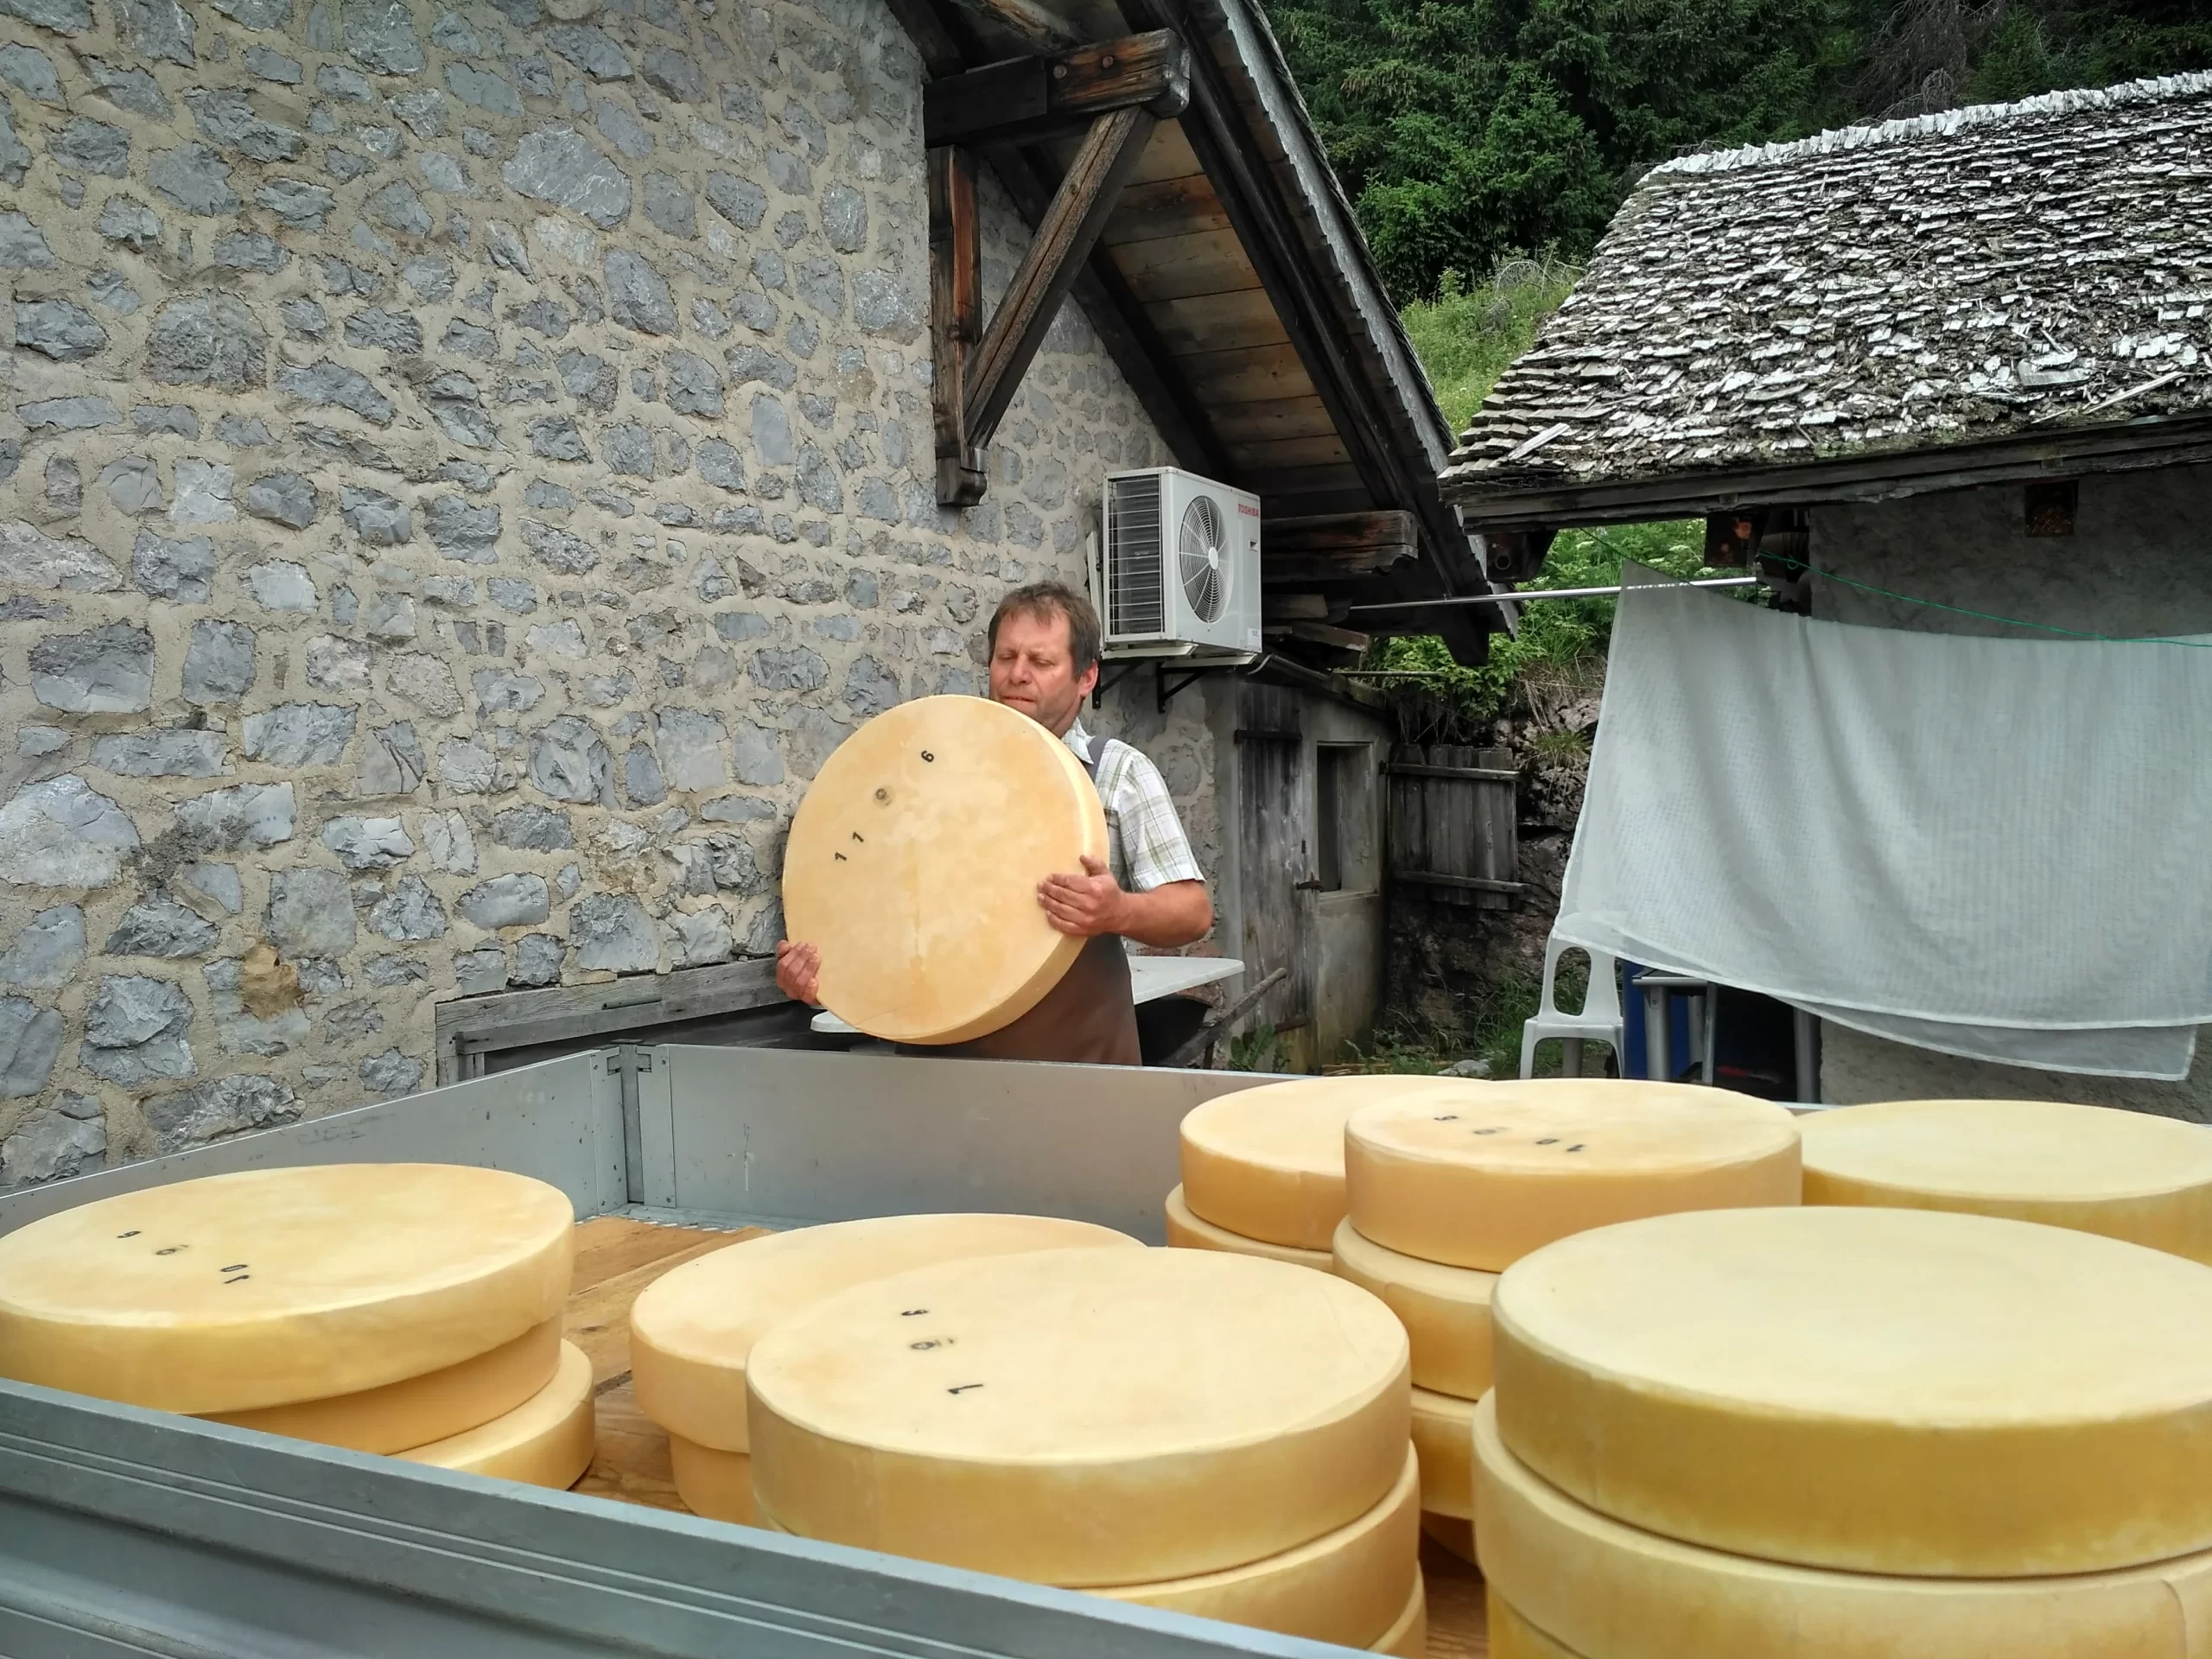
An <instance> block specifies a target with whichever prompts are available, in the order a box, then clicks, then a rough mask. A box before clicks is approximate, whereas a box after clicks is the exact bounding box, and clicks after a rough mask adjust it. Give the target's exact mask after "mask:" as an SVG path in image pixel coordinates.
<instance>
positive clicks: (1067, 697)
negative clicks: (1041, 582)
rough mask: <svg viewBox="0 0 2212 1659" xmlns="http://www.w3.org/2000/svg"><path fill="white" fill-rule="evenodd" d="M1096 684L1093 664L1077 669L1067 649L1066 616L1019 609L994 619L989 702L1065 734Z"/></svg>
mask: <svg viewBox="0 0 2212 1659" xmlns="http://www.w3.org/2000/svg"><path fill="white" fill-rule="evenodd" d="M1096 683H1098V664H1096V663H1093V664H1091V665H1090V667H1089V668H1086V669H1085V670H1084V671H1083V672H1082V673H1080V674H1077V672H1075V670H1074V658H1073V656H1072V654H1071V652H1070V651H1069V649H1068V620H1067V618H1065V616H1062V615H1060V614H1059V613H1058V612H1054V613H1051V614H1049V615H1046V616H1027V615H1024V614H1022V613H1019V612H1017V613H1014V615H1012V616H1008V617H1007V618H1005V619H1004V620H1001V622H1000V623H999V639H998V645H997V647H996V649H995V650H994V651H993V652H991V701H992V702H1002V703H1004V704H1006V706H1007V708H1009V709H1020V711H1021V712H1022V713H1023V714H1025V715H1028V716H1029V718H1030V719H1032V720H1033V721H1036V722H1037V723H1038V724H1039V725H1040V726H1042V727H1044V728H1046V730H1047V731H1049V732H1051V733H1052V735H1053V736H1055V737H1064V736H1065V735H1066V734H1067V729H1068V728H1069V727H1071V726H1072V725H1074V724H1075V716H1076V711H1077V709H1080V708H1081V707H1082V706H1083V700H1084V698H1085V697H1087V696H1090V688H1091V687H1092V686H1094V685H1096Z"/></svg>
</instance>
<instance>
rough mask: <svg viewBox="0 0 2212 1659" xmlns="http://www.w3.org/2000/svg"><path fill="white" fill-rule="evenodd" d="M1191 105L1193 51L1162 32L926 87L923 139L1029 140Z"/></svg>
mask: <svg viewBox="0 0 2212 1659" xmlns="http://www.w3.org/2000/svg"><path fill="white" fill-rule="evenodd" d="M1190 101H1191V54H1190V48H1187V47H1185V45H1184V44H1183V41H1182V37H1181V36H1179V35H1177V34H1175V33H1174V32H1173V30H1172V29H1153V30H1151V31H1149V32H1147V33H1146V34H1142V35H1129V36H1128V37H1127V38H1125V39H1122V40H1117V41H1098V42H1096V44H1093V45H1090V46H1082V47H1077V48H1074V49H1072V50H1070V51H1065V52H1061V53H1058V54H1055V55H1053V56H1050V57H1025V58H1009V59H1007V60H1006V61H1004V62H1003V63H988V64H985V65H984V66H983V67H982V68H980V69H970V70H968V71H967V72H965V73H962V74H957V75H948V76H946V77H944V78H943V79H937V80H931V81H930V82H929V83H928V84H927V85H925V86H924V87H923V88H922V142H923V143H924V144H925V145H926V146H928V147H929V148H930V149H936V148H938V146H939V145H943V144H977V145H986V144H1019V143H1030V142H1031V141H1033V140H1034V139H1038V138H1043V137H1052V135H1054V134H1056V133H1062V132H1066V131H1068V130H1071V129H1075V128H1079V127H1081V126H1083V125H1084V124H1085V123H1087V122H1090V121H1091V120H1093V119H1095V118H1097V117H1098V116H1101V115H1103V114H1105V113H1106V112H1107V111H1109V110H1120V109H1127V108H1129V107H1131V106H1137V107H1141V108H1143V109H1145V110H1147V111H1150V112H1151V114H1152V115H1154V117H1155V118H1158V119H1160V120H1162V121H1172V120H1173V119H1174V118H1176V117H1177V116H1179V115H1180V114H1182V112H1183V111H1184V110H1185V108H1186V107H1187V106H1188V105H1189V104H1190Z"/></svg>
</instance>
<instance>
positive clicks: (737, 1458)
mask: <svg viewBox="0 0 2212 1659" xmlns="http://www.w3.org/2000/svg"><path fill="white" fill-rule="evenodd" d="M668 1462H669V1468H670V1471H671V1473H672V1474H673V1475H674V1476H675V1479H676V1495H677V1497H680V1498H682V1499H683V1507H684V1508H685V1509H687V1510H690V1511H691V1513H692V1514H694V1515H703V1516H706V1517H707V1519H708V1520H709V1521H734V1522H736V1523H737V1524H738V1525H739V1526H741V1527H757V1526H759V1525H760V1524H761V1521H760V1510H759V1508H758V1507H757V1506H756V1505H755V1504H754V1503H753V1459H750V1458H748V1457H747V1456H746V1455H745V1453H744V1452H717V1451H716V1450H715V1448H714V1447H712V1446H701V1445H700V1444H699V1443H698V1442H697V1441H696V1440H685V1439H684V1438H683V1436H682V1435H681V1434H671V1435H670V1436H669V1437H668Z"/></svg>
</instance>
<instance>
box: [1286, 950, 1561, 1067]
mask: <svg viewBox="0 0 2212 1659" xmlns="http://www.w3.org/2000/svg"><path fill="white" fill-rule="evenodd" d="M1578 963H1579V964H1580V966H1579V967H1578V966H1577V964H1578ZM1588 976H1589V963H1588V962H1587V961H1586V959H1584V958H1582V957H1579V956H1578V957H1570V958H1568V959H1567V960H1566V961H1563V962H1561V963H1560V1007H1580V1006H1581V1001H1580V999H1581V995H1582V989H1583V985H1584V983H1585V982H1586V980H1587V978H1588ZM1541 989H1542V988H1541V986H1539V985H1538V984H1537V983H1536V982H1535V978H1534V977H1532V976H1529V975H1527V974H1523V973H1520V972H1518V971H1516V970H1514V969H1507V970H1506V971H1504V972H1503V973H1502V974H1500V975H1498V976H1497V977H1496V978H1495V979H1491V980H1486V981H1484V982H1482V983H1480V984H1479V985H1477V986H1475V987H1473V988H1471V990H1470V991H1469V992H1468V994H1467V995H1465V996H1464V997H1463V998H1462V999H1461V1001H1462V1005H1463V1006H1462V1007H1461V1023H1460V1024H1459V1026H1458V1027H1454V1028H1447V1029H1435V1030H1431V1029H1424V1028H1421V1027H1416V1026H1414V1025H1412V1024H1409V1023H1407V1022H1405V1021H1404V1020H1400V1021H1399V1022H1397V1023H1395V1024H1389V1023H1386V1024H1384V1025H1383V1026H1380V1027H1377V1028H1376V1033H1375V1039H1374V1042H1373V1044H1372V1045H1371V1046H1370V1047H1367V1048H1360V1047H1357V1046H1352V1045H1347V1046H1346V1047H1345V1052H1344V1058H1342V1059H1340V1060H1338V1061H1337V1062H1336V1063H1335V1064H1333V1065H1326V1066H1324V1067H1323V1068H1322V1070H1323V1071H1325V1072H1327V1073H1329V1074H1331V1075H1332V1076H1341V1075H1344V1074H1346V1073H1369V1074H1372V1073H1376V1072H1389V1073H1394V1074H1412V1075H1415V1076H1423V1075H1426V1076H1434V1075H1435V1074H1436V1073H1438V1072H1440V1071H1443V1070H1444V1069H1445V1068H1446V1066H1449V1065H1452V1064H1453V1063H1454V1062H1456V1061H1459V1060H1470V1059H1472V1060H1484V1061H1486V1062H1488V1063H1489V1065H1490V1074H1491V1076H1492V1077H1517V1076H1519V1075H1520V1071H1521V1027H1522V1024H1523V1023H1524V1022H1526V1021H1527V1020H1530V1019H1532V1018H1533V1017H1535V1012H1536V1007H1537V1004H1538V1002H1539V1001H1541V996H1540V993H1541ZM1604 1052H1605V1046H1604V1045H1603V1044H1602V1043H1598V1044H1592V1045H1591V1049H1590V1052H1589V1053H1588V1056H1587V1058H1586V1061H1585V1064H1586V1065H1589V1064H1595V1063H1596V1062H1597V1061H1598V1060H1599V1057H1600V1056H1602V1055H1603V1054H1604ZM1536 1075H1537V1076H1538V1077H1557V1076H1559V1075H1560V1047H1559V1046H1558V1045H1557V1044H1556V1043H1554V1044H1550V1045H1548V1046H1546V1047H1545V1048H1543V1049H1542V1050H1541V1051H1540V1052H1538V1054H1537V1056H1536Z"/></svg>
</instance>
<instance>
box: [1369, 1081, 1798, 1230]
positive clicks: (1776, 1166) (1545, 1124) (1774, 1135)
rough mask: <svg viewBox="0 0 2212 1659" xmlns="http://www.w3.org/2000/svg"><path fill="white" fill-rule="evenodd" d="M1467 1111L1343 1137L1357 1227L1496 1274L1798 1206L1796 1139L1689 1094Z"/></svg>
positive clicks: (1626, 1091)
mask: <svg viewBox="0 0 2212 1659" xmlns="http://www.w3.org/2000/svg"><path fill="white" fill-rule="evenodd" d="M1480 1089H1481V1092H1480V1093H1479V1094H1478V1095H1477V1096H1474V1097H1472V1098H1471V1099H1470V1100H1468V1101H1467V1102H1466V1103H1464V1104H1462V1103H1448V1102H1444V1101H1434V1100H1394V1101H1390V1102H1388V1103H1383V1104H1380V1105H1376V1106H1370V1107H1367V1108H1365V1109H1363V1110H1361V1111H1359V1112H1358V1113H1357V1114H1355V1115H1354V1116H1353V1117H1352V1118H1351V1121H1350V1122H1347V1123H1346V1124H1345V1125H1344V1182H1345V1193H1346V1196H1347V1198H1349V1199H1350V1201H1351V1209H1350V1213H1351V1224H1352V1225H1353V1226H1354V1227H1355V1228H1357V1229H1358V1230H1359V1231H1360V1232H1361V1233H1362V1234H1363V1235H1364V1236H1367V1237H1369V1238H1371V1239H1373V1240H1374V1241H1375V1242H1376V1243H1377V1244H1381V1245H1383V1246H1385V1247H1387V1248H1389V1249H1394V1250H1397V1251H1399V1252H1401V1253H1402V1254H1403V1255H1413V1256H1418V1257H1420V1258H1421V1260H1423V1261H1425V1262H1447V1263H1449V1264H1451V1265H1452V1266H1453V1267H1459V1268H1481V1269H1482V1270H1483V1271H1484V1272H1486V1273H1497V1272H1499V1271H1501V1270H1503V1268H1509V1267H1510V1266H1512V1265H1513V1263H1514V1262H1517V1261H1519V1260H1520V1259H1521V1258H1522V1256H1524V1255H1528V1254H1529V1251H1531V1250H1533V1249H1538V1248H1540V1247H1541V1246H1542V1245H1545V1244H1548V1243H1550V1242H1551V1241H1552V1240H1554V1239H1555V1238H1565V1237H1566V1236H1568V1235H1569V1234H1571V1233H1580V1232H1583V1231H1586V1230H1588V1229H1590V1228H1592V1227H1603V1226H1606V1225H1608V1224H1611V1223H1613V1222H1617V1221H1631V1220H1634V1219H1636V1218H1637V1217H1641V1216H1660V1215H1666V1214H1669V1213H1670V1212H1672V1211H1678V1210H1712V1209H1719V1208H1723V1207H1726V1206H1730V1205H1769V1204H1795V1203H1796V1202H1797V1196H1798V1187H1799V1184H1800V1176H1799V1173H1798V1161H1797V1126H1796V1121H1795V1120H1794V1119H1793V1118H1792V1117H1791V1116H1790V1115H1789V1112H1787V1111H1786V1110H1784V1109H1783V1108H1781V1107H1779V1106H1776V1105H1773V1104H1771V1103H1769V1102H1766V1101H1763V1100H1754V1099H1752V1098H1751V1096H1748V1095H1738V1094H1731V1093H1729V1092H1728V1091H1727V1090H1721V1089H1702V1088H1699V1087H1697V1086H1695V1085H1694V1084H1679V1083H1635V1082H1619V1081H1611V1080H1607V1079H1604V1078H1567V1077H1561V1078H1555V1079H1552V1080H1549V1081H1546V1082H1541V1083H1525V1082H1524V1083H1494V1084H1483V1085H1480Z"/></svg>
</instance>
